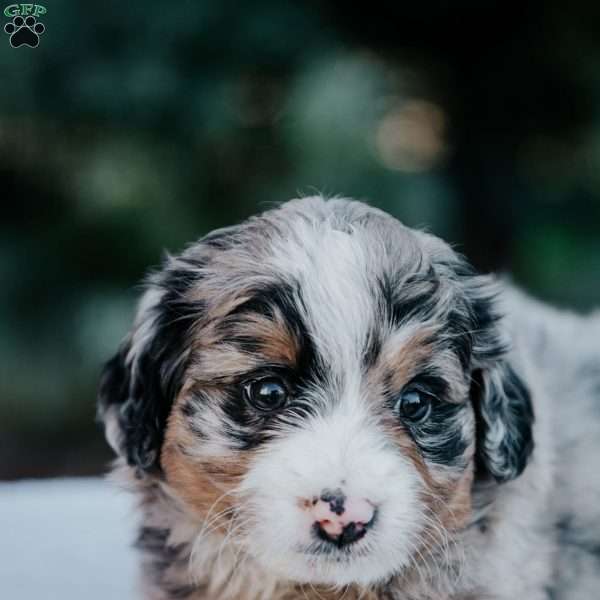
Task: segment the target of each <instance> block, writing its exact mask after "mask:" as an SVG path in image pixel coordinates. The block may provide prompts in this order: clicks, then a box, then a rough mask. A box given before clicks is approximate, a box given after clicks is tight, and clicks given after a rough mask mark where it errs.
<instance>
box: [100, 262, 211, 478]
mask: <svg viewBox="0 0 600 600" xmlns="http://www.w3.org/2000/svg"><path fill="white" fill-rule="evenodd" d="M182 262H184V261H182V260H179V261H178V265H179V266H178V267H177V268H176V269H169V268H168V267H167V268H166V269H165V271H163V273H161V275H160V277H159V278H155V279H154V280H153V281H152V282H151V284H150V285H151V287H154V288H158V289H159V290H164V294H163V296H162V298H161V300H160V302H159V303H158V305H157V306H156V307H152V308H151V309H149V314H147V315H145V316H144V318H145V319H147V320H149V321H150V322H151V323H152V324H151V326H150V330H151V331H152V337H151V339H149V340H148V341H147V343H146V344H145V345H144V346H143V347H142V348H141V349H140V353H139V356H135V357H133V359H132V363H131V364H127V361H126V356H127V354H128V352H129V349H130V346H129V343H130V342H129V343H127V344H126V345H125V346H124V347H122V348H121V350H120V351H119V353H118V354H117V355H116V356H115V357H114V358H112V359H111V360H110V361H109V362H108V363H107V364H106V366H105V369H104V373H103V376H102V379H101V384H100V392H99V406H100V412H101V413H102V412H103V410H106V408H108V407H110V406H111V405H118V406H119V413H118V414H119V425H120V428H121V431H122V446H123V448H122V451H123V453H124V454H125V456H126V457H127V461H128V463H129V464H130V465H132V466H136V467H138V468H140V469H142V470H153V469H160V465H159V456H160V449H161V446H162V442H163V437H164V429H165V426H166V421H167V417H168V415H169V413H170V411H171V406H172V403H173V400H174V398H175V396H176V395H177V393H178V391H179V389H180V387H181V385H182V383H183V374H184V372H185V369H186V367H187V361H188V358H189V357H188V354H187V348H188V344H187V340H188V337H189V335H190V331H191V328H192V325H193V324H194V322H195V321H196V320H197V319H198V318H199V317H200V316H201V315H202V314H203V310H204V306H203V304H202V303H201V302H188V301H187V300H186V299H185V293H186V292H187V291H188V290H189V288H190V287H191V286H192V285H194V284H195V283H197V281H198V280H199V276H198V271H197V269H196V267H197V266H198V265H196V264H194V263H189V267H190V268H189V269H186V268H184V267H181V266H180V265H181V264H182Z"/></svg>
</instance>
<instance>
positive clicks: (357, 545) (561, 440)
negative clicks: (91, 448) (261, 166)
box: [100, 198, 600, 600]
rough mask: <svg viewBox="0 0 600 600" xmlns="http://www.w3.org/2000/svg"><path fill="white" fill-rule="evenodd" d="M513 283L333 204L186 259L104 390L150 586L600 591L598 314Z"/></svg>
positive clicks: (160, 276) (156, 291) (157, 279)
mask: <svg viewBox="0 0 600 600" xmlns="http://www.w3.org/2000/svg"><path fill="white" fill-rule="evenodd" d="M494 286H495V284H494V282H493V281H492V280H490V279H488V278H484V277H480V276H476V275H474V274H473V273H472V272H471V271H470V270H469V268H468V267H467V266H466V265H465V263H464V261H463V260H462V259H461V258H460V257H458V256H456V255H455V254H454V253H453V252H452V250H450V248H449V247H448V246H446V245H445V244H444V243H443V242H441V241H439V240H437V239H436V238H434V237H433V236H429V235H427V234H424V233H421V232H416V231H413V230H410V229H407V228H405V227H403V226H402V225H401V224H399V223H398V222H397V221H395V220H393V219H392V218H391V217H389V216H387V215H385V214H383V213H381V212H379V211H377V210H374V209H371V208H369V207H366V206H365V205H362V204H360V203H354V202H346V201H341V200H334V201H329V202H325V201H323V200H322V199H320V198H309V199H304V200H299V201H294V202H290V203H288V204H287V205H284V206H283V207H281V208H279V209H276V210H274V211H270V212H268V213H266V214H265V215H263V216H261V217H259V218H255V219H253V220H250V221H249V222H247V223H245V224H243V225H241V226H238V227H235V228H229V229H226V230H220V231H218V232H215V233H214V234H211V235H209V236H207V237H206V238H204V239H203V240H201V241H200V242H199V243H198V244H196V245H194V246H191V247H190V248H189V249H188V250H187V251H186V252H184V253H183V254H182V255H181V256H180V257H178V258H172V259H168V261H167V263H166V265H165V267H164V269H163V270H162V271H161V272H159V273H157V274H156V275H154V276H153V277H152V278H151V279H150V281H149V284H148V290H147V292H146V294H145V296H144V298H143V300H142V303H141V305H140V309H139V312H138V318H137V321H136V324H135V325H134V329H133V331H132V333H131V335H130V336H129V337H128V338H127V339H126V340H125V342H124V345H123V347H122V349H121V351H120V353H119V354H118V355H117V356H116V357H115V358H114V359H113V360H112V361H111V362H110V363H109V364H108V366H107V370H106V373H105V376H104V379H103V383H102V386H101V395H100V396H101V398H100V410H101V415H102V417H103V418H104V420H105V423H106V428H107V437H108V438H109V441H110V442H111V444H112V445H113V447H114V448H115V449H116V451H117V452H118V453H119V454H120V455H121V456H122V458H121V459H120V460H121V466H120V468H119V472H120V473H121V475H122V477H124V478H125V479H127V480H128V481H130V483H131V485H132V487H133V488H134V489H135V490H136V491H137V492H138V493H139V495H140V498H141V500H142V514H143V521H142V528H141V531H140V536H139V541H138V545H139V547H140V548H141V550H142V551H143V554H144V564H145V576H144V586H145V594H146V597H148V598H156V599H161V600H167V599H171V598H190V599H192V600H195V599H200V598H210V599H213V598H214V599H217V598H219V599H223V600H226V599H229V598H232V599H236V600H237V599H239V600H246V599H247V600H254V599H258V598H273V599H279V598H298V599H300V598H303V597H304V598H307V597H308V596H311V597H313V598H315V600H316V599H318V598H323V597H328V598H329V597H336V598H342V597H345V598H359V597H364V596H372V597H374V598H378V599H379V598H383V597H386V598H395V599H397V600H411V599H414V600H417V599H420V600H467V599H469V600H483V599H487V598H489V599H496V600H503V599H508V598H511V599H512V598H528V599H531V600H538V599H539V600H542V599H546V600H548V599H549V598H553V599H555V598H570V599H575V600H577V599H579V598H582V599H583V598H586V599H589V598H591V597H594V593H595V591H593V590H597V589H598V585H599V584H600V575H599V574H598V573H599V572H600V569H599V567H600V552H599V546H600V527H599V526H598V525H597V523H598V522H600V521H599V519H598V517H600V514H599V513H600V508H598V507H599V506H600V502H599V500H600V478H599V477H598V476H596V475H595V469H594V460H595V459H596V457H597V456H598V455H599V454H600V442H599V441H598V440H600V435H599V434H600V398H599V396H600V349H599V344H598V341H597V340H598V336H599V335H600V317H590V318H587V319H583V318H580V317H576V316H574V315H569V314H563V313H559V312H557V311H554V310H551V309H548V308H546V307H544V306H541V305H539V304H536V303H534V302H533V301H531V300H529V299H527V298H525V297H523V296H522V295H520V294H519V293H517V292H515V291H512V290H510V289H508V288H506V289H504V290H502V291H500V290H499V289H496V287H494ZM500 314H504V315H505V317H504V318H503V319H500V317H499V315H500ZM534 415H535V418H534ZM533 444H535V450H534V451H533V453H532V452H531V451H532V448H533ZM332 498H335V502H334V501H333V500H332ZM353 507H354V508H353ZM357 507H362V508H360V511H362V513H360V511H359V508H357ZM323 511H325V512H323ZM353 511H354V512H353ZM365 511H367V513H368V515H367V516H365V515H364V514H363V513H365ZM359 513H360V514H359ZM352 515H354V516H352Z"/></svg>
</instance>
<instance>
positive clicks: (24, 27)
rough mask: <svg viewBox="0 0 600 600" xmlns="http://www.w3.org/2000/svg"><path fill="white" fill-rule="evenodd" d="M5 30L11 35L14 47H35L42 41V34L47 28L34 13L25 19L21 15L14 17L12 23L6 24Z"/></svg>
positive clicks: (11, 43) (11, 42)
mask: <svg viewBox="0 0 600 600" xmlns="http://www.w3.org/2000/svg"><path fill="white" fill-rule="evenodd" d="M4 31H5V32H6V33H8V35H10V45H11V46H12V47H13V48H18V47H19V46H29V47H30V48H35V47H36V46H37V45H38V44H39V43H40V35H42V33H44V31H46V28H45V27H44V25H43V23H40V22H38V20H37V19H36V18H35V17H34V16H33V15H29V16H28V17H26V18H25V19H24V18H23V17H21V16H16V17H14V18H13V20H12V22H11V23H7V24H6V25H5V26H4Z"/></svg>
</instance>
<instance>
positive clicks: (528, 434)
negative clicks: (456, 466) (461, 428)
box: [471, 362, 535, 482]
mask: <svg viewBox="0 0 600 600" xmlns="http://www.w3.org/2000/svg"><path fill="white" fill-rule="evenodd" d="M495 368H496V369H498V374H497V375H496V377H493V376H492V375H490V374H489V373H486V372H485V371H477V372H475V373H474V374H473V384H472V386H471V394H472V396H473V405H474V408H475V413H476V415H477V460H478V470H479V474H480V475H482V474H483V475H491V476H492V477H493V478H494V479H496V481H498V482H503V481H508V480H510V479H514V478H516V477H518V476H519V475H520V474H521V473H522V472H523V470H524V469H525V467H526V465H527V461H528V459H529V456H530V454H531V452H532V451H533V446H534V440H533V422H534V418H535V417H534V413H533V406H532V403H531V397H530V394H529V390H528V389H527V387H526V386H525V384H524V382H523V381H522V380H521V378H520V377H519V376H518V375H517V374H516V373H515V371H514V370H513V368H512V367H511V366H510V365H509V364H507V363H505V362H502V363H501V364H500V365H498V366H497V367H495ZM497 421H501V422H502V427H503V429H504V431H505V435H504V438H503V439H502V440H501V441H500V443H499V444H490V443H489V442H488V439H487V438H488V435H489V430H490V428H493V427H494V425H495V423H496V422H497Z"/></svg>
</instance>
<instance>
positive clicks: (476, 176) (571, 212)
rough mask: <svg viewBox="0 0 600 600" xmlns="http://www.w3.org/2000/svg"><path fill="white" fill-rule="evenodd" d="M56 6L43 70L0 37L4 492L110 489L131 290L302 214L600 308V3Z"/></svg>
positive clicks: (31, 54)
mask: <svg viewBox="0 0 600 600" xmlns="http://www.w3.org/2000/svg"><path fill="white" fill-rule="evenodd" d="M44 5H45V6H46V8H47V14H46V15H44V16H43V17H42V18H41V20H42V22H43V23H44V24H45V26H46V31H45V33H44V34H43V35H42V36H41V41H40V45H39V47H37V48H34V49H32V48H28V47H20V48H17V49H15V48H11V47H10V45H9V40H8V35H6V34H5V33H4V32H0V194H1V196H0V197H1V198H2V205H1V212H0V215H1V217H0V284H1V292H0V478H5V479H6V478H16V477H24V476H49V475H64V474H84V473H86V474H87V473H97V472H100V471H101V470H102V469H103V468H104V466H105V464H106V461H107V460H108V459H109V457H110V453H109V451H108V450H107V449H106V447H105V444H104V442H103V439H102V436H101V433H100V431H99V429H98V428H97V426H95V424H94V402H95V388H96V384H97V380H98V374H99V370H100V365H101V363H102V362H103V361H104V360H105V359H107V358H108V357H109V356H110V354H111V353H112V352H113V351H114V350H115V349H116V347H117V344H118V342H119V340H120V338H121V337H122V336H123V335H124V334H125V332H126V330H127V328H128V326H129V323H130V319H131V317H132V312H133V306H134V300H135V297H136V294H137V289H136V285H137V283H138V282H139V280H140V279H141V277H142V276H143V275H144V273H145V272H146V271H147V269H148V268H149V267H150V266H152V265H155V264H156V263H157V262H158V261H159V260H160V257H161V252H162V251H163V249H168V250H171V251H177V250H179V249H181V248H182V247H183V246H184V245H185V244H186V242H189V241H191V240H193V239H195V238H197V237H199V236H201V235H202V234H204V233H206V232H207V231H209V230H211V229H212V228H215V227H218V226H222V225H226V224H230V223H232V222H236V221H239V220H241V219H243V218H245V217H246V216H248V215H250V214H252V213H255V212H257V211H260V210H263V209H265V208H267V207H268V206H269V205H270V203H272V202H274V201H275V202H279V201H282V200H285V199H288V198H291V197H294V196H296V195H297V194H299V193H304V194H306V193H312V192H314V191H320V192H323V193H325V194H341V195H349V196H354V197H357V198H360V199H368V200H369V201H370V202H372V203H373V204H374V205H377V206H379V207H381V208H383V209H385V210H387V211H389V212H391V213H392V214H394V215H396V216H398V217H399V218H401V219H402V220H404V221H405V222H407V223H408V224H410V225H417V226H418V225H423V226H427V227H428V228H429V229H430V230H432V231H433V232H435V233H436V234H438V235H440V236H442V237H444V238H446V239H447V240H449V241H451V242H453V243H455V244H456V245H457V247H458V248H459V249H460V250H461V251H463V252H465V253H466V254H467V255H468V256H469V258H470V259H471V261H472V262H473V263H474V264H475V265H476V266H477V267H478V268H480V269H483V270H486V271H487V270H496V271H510V272H511V273H512V274H513V277H514V279H515V280H516V282H517V283H519V284H520V285H522V286H523V287H525V288H526V289H528V290H530V291H531V292H532V293H534V294H535V295H537V296H538V297H540V298H542V299H545V300H548V301H552V302H555V303H558V304H560V305H563V306H571V307H573V308H577V309H589V308H591V307H592V306H594V305H595V304H598V303H599V300H600V235H599V234H600V103H599V100H600V5H599V4H598V3H597V2H591V1H589V2H588V1H586V2H582V1H579V0H572V1H571V2H569V3H564V2H559V1H557V0H549V1H546V2H543V3H542V2H527V3H519V4H510V3H506V2H503V3H501V2H486V1H483V2H482V1H480V2H478V3H474V2H473V3H471V2H461V1H458V0H456V1H454V2H434V1H431V0H422V1H421V2H406V3H400V2H398V3H386V2H378V1H372V2H370V3H368V4H367V5H362V4H361V5H356V6H354V5H351V4H349V3H347V2H346V3H342V2H333V1H332V2H317V1H312V2H302V1H299V2H295V3H287V2H281V1H276V0H258V1H256V2H247V3H243V2H230V1H226V0H225V1H217V0H203V1H196V2H192V1H179V2H139V1H132V2H116V1H114V0H107V1H103V2H99V1H96V2H85V3H83V2H67V1H66V0H65V1H60V0H59V1H47V2H45V3H44ZM4 6H5V5H3V6H2V8H4ZM7 21H8V19H7V18H6V17H4V21H3V23H2V25H4V23H6V22H7Z"/></svg>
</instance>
